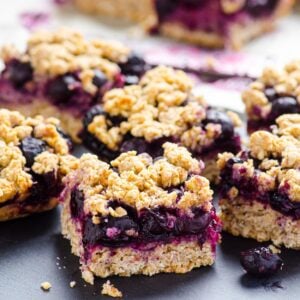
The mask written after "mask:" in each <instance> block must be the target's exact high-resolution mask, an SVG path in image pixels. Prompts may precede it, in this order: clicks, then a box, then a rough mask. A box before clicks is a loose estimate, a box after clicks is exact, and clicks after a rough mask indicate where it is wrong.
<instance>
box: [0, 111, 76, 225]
mask: <svg viewBox="0 0 300 300" xmlns="http://www.w3.org/2000/svg"><path fill="white" fill-rule="evenodd" d="M0 123H1V130H0V156H1V159H0V174H1V176H0V191H1V193H0V221H6V220H10V219H14V218H19V217H24V216H27V215H30V214H33V213H37V212H42V211H46V210H50V209H52V208H54V207H55V206H56V205H57V204H58V198H59V195H60V192H61V189H62V178H63V177H64V176H65V175H66V173H67V172H68V170H71V169H72V168H73V167H74V166H75V165H76V164H75V160H76V159H75V158H73V157H72V156H70V155H69V154H68V153H69V151H70V140H69V139H68V138H67V137H66V135H65V134H63V133H62V131H61V129H59V126H60V124H59V121H58V120H57V119H54V118H51V119H44V118H43V117H36V118H26V117H24V116H23V115H21V114H20V113H19V112H16V111H9V110H6V109H0Z"/></svg>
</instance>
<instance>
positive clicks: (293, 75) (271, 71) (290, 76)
mask: <svg viewBox="0 0 300 300" xmlns="http://www.w3.org/2000/svg"><path fill="white" fill-rule="evenodd" d="M266 87H273V88H274V89H275V90H276V92H277V93H279V94H284V95H290V96H294V97H295V98H296V99H297V101H298V103H300V61H299V60H296V61H292V62H290V63H289V64H287V65H286V66H285V67H284V68H283V69H281V70H278V69H276V68H274V67H266V68H265V69H264V70H263V72H262V75H261V76H260V77H259V78H258V79H257V80H256V81H254V82H253V83H251V84H250V86H249V88H248V89H247V90H245V91H244V92H243V95H242V99H243V102H244V103H245V106H246V112H247V114H248V117H249V118H250V119H251V120H257V119H259V118H260V116H258V115H257V113H256V112H255V107H259V108H260V110H261V115H262V117H264V116H267V115H268V114H269V113H270V111H271V104H270V102H269V101H268V99H267V97H266V95H265V93H264V90H265V88H266Z"/></svg>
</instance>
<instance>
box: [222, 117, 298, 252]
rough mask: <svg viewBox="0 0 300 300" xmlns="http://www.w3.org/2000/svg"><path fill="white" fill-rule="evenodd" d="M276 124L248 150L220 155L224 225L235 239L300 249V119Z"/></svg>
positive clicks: (258, 134)
mask: <svg viewBox="0 0 300 300" xmlns="http://www.w3.org/2000/svg"><path fill="white" fill-rule="evenodd" d="M276 122H277V126H276V127H274V128H273V133H272V132H268V131H256V132H255V133H253V134H252V135H251V137H250V144H249V150H248V151H242V152H240V153H239V154H238V155H233V154H231V153H224V154H222V155H220V157H219V160H218V165H219V167H220V170H221V175H220V176H221V182H220V187H221V188H220V189H221V191H220V207H221V220H222V221H223V226H224V230H225V231H228V232H230V233H232V234H234V235H240V236H243V237H247V238H254V239H256V240H258V241H260V242H261V241H272V242H273V243H274V244H275V245H284V246H285V247H287V248H293V249H300V171H299V168H300V140H299V138H300V115H298V114H292V115H283V116H281V117H279V118H278V119H277V120H276Z"/></svg>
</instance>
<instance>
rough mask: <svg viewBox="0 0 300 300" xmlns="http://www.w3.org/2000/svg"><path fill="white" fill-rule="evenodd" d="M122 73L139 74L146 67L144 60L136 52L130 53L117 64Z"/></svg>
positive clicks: (141, 73)
mask: <svg viewBox="0 0 300 300" xmlns="http://www.w3.org/2000/svg"><path fill="white" fill-rule="evenodd" d="M119 66H120V68H121V71H122V74H124V75H135V76H141V75H143V74H144V73H145V71H146V70H147V69H148V66H147V64H146V62H145V60H144V59H143V58H142V57H140V56H139V55H137V54H131V55H130V56H129V57H128V59H127V61H126V62H124V63H121V64H119Z"/></svg>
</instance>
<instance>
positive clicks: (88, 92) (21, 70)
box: [0, 29, 148, 142]
mask: <svg viewBox="0 0 300 300" xmlns="http://www.w3.org/2000/svg"><path fill="white" fill-rule="evenodd" d="M1 54H2V59H3V62H4V64H5V67H4V70H3V71H2V72H1V74H0V90H1V94H0V107H2V108H8V109H15V110H18V111H20V112H22V113H24V114H25V115H27V116H35V115H37V114H41V115H43V116H45V117H57V118H59V119H60V120H61V126H62V127H63V128H64V130H65V131H66V132H67V133H69V134H70V135H71V137H72V139H73V140H74V141H76V142H78V141H79V139H78V133H79V132H80V131H81V129H82V117H83V116H84V114H85V113H86V112H87V110H89V109H90V108H91V107H92V106H93V105H95V104H97V103H99V102H101V99H102V96H103V93H104V92H105V91H107V90H109V89H111V88H113V87H122V86H124V85H127V84H132V83H134V82H137V81H138V78H139V76H140V75H141V74H143V73H144V71H145V70H146V69H147V68H148V66H147V65H146V63H145V62H144V60H143V59H142V58H140V57H139V56H137V55H135V54H133V53H132V51H131V50H130V49H129V48H127V47H126V46H125V45H122V44H121V43H118V42H114V41H104V40H101V39H92V40H86V39H84V37H83V36H82V35H81V34H80V33H79V32H76V31H72V30H70V29H59V30H57V31H54V32H48V31H45V32H36V33H33V34H32V35H31V36H30V37H29V39H28V41H27V47H26V49H25V51H23V52H20V51H19V50H17V49H16V48H15V47H14V46H12V45H7V46H4V47H3V48H2V53H1Z"/></svg>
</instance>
